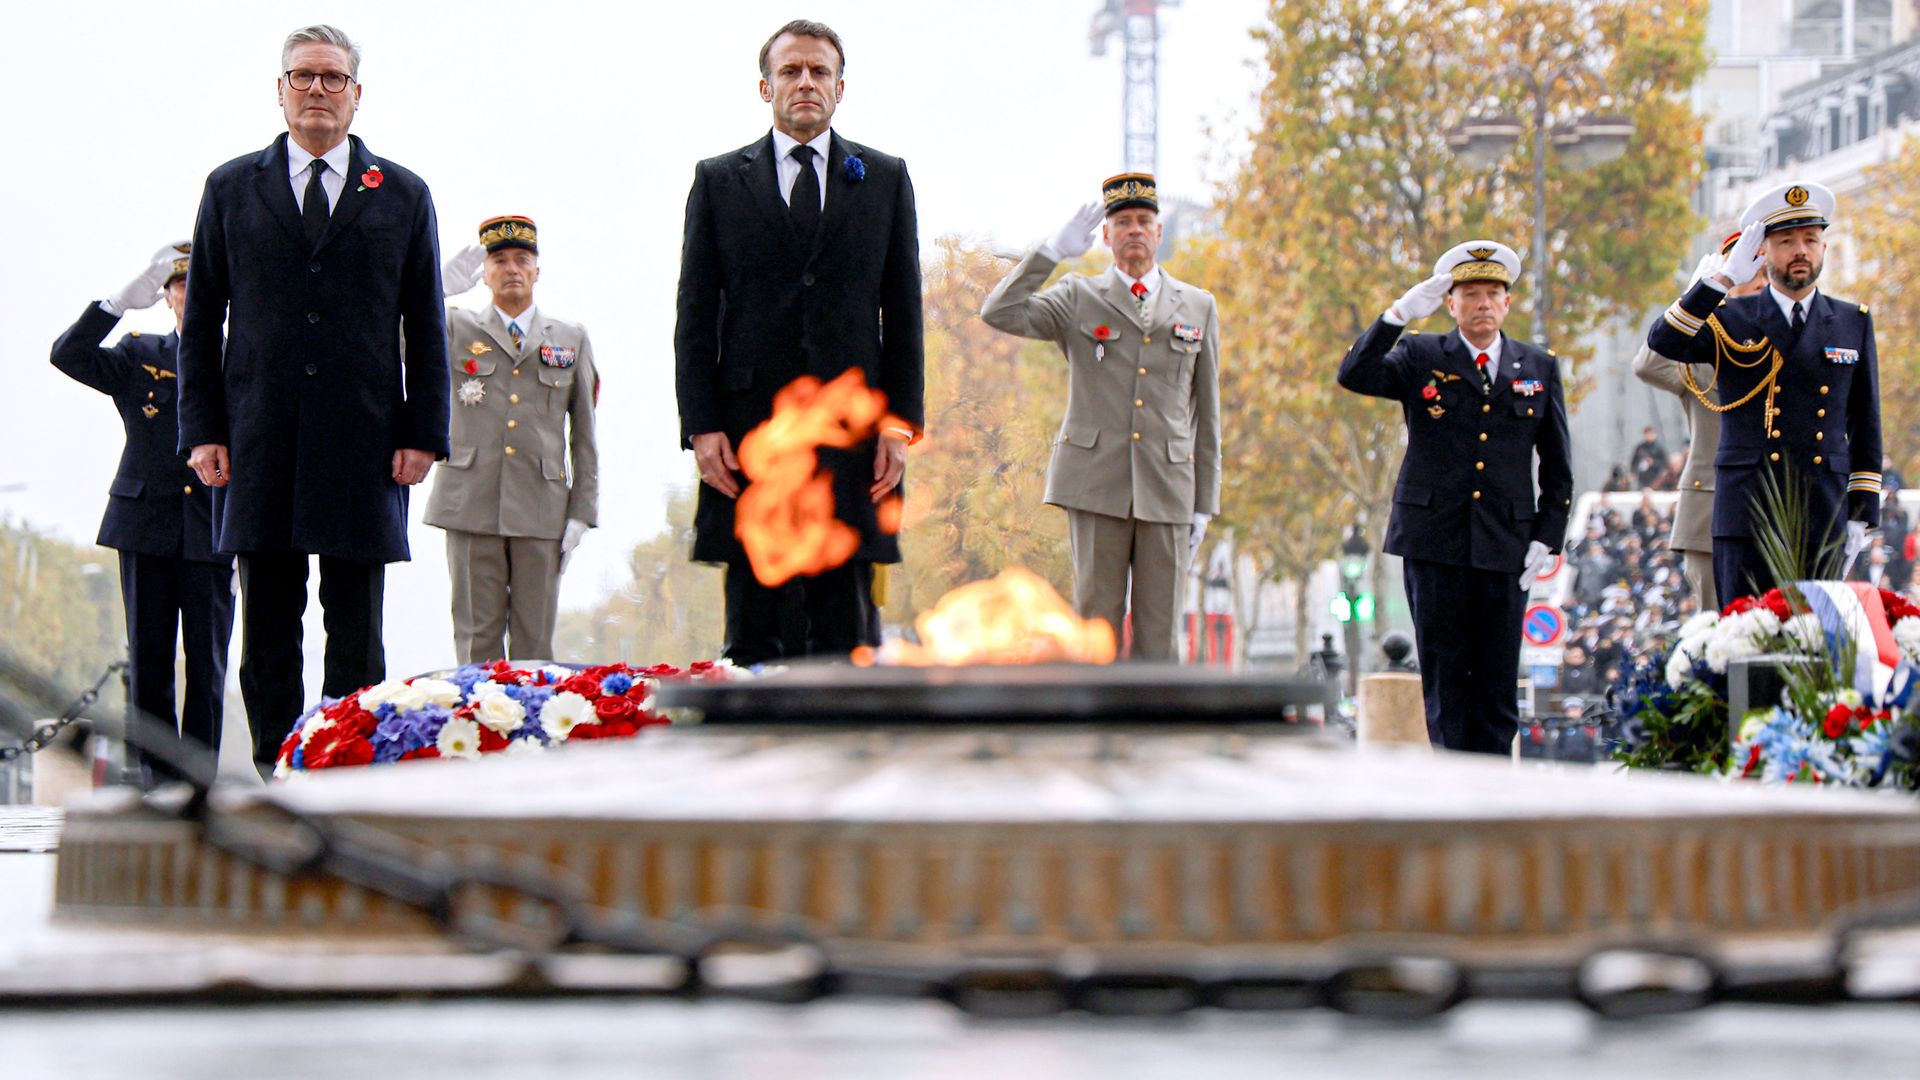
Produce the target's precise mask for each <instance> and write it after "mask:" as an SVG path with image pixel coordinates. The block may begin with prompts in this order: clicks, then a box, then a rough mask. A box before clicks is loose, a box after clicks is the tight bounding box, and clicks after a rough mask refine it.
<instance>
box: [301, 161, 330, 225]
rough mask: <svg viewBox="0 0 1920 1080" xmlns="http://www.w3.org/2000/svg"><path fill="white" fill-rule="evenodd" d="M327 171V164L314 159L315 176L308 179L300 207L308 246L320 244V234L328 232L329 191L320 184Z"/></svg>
mask: <svg viewBox="0 0 1920 1080" xmlns="http://www.w3.org/2000/svg"><path fill="white" fill-rule="evenodd" d="M326 171H327V163H326V162H325V161H322V160H321V159H319V158H314V159H313V175H312V176H311V177H308V178H307V194H306V197H305V199H304V200H302V202H301V205H300V220H301V221H303V222H305V223H306V226H307V245H308V246H309V247H311V246H312V245H315V244H318V243H319V242H320V234H321V233H322V232H324V231H326V228H327V218H328V216H329V213H328V210H327V189H326V187H325V186H324V185H322V184H321V183H320V174H321V173H324V172H326Z"/></svg>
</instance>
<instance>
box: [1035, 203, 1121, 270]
mask: <svg viewBox="0 0 1920 1080" xmlns="http://www.w3.org/2000/svg"><path fill="white" fill-rule="evenodd" d="M1105 217H1106V214H1105V209H1104V208H1103V207H1102V206H1101V205H1100V204H1099V203H1097V202H1090V203H1088V204H1087V205H1085V206H1083V207H1081V208H1080V209H1078V210H1075V211H1074V212H1073V216H1072V217H1070V218H1068V219H1067V223H1066V224H1065V225H1062V226H1060V231H1059V232H1057V233H1054V234H1053V235H1052V236H1051V237H1049V238H1048V239H1047V241H1046V242H1045V243H1043V244H1041V245H1040V254H1042V255H1045V256H1047V257H1049V258H1051V259H1052V260H1053V261H1054V262H1059V261H1060V260H1061V259H1071V258H1073V257H1074V256H1076V255H1085V254H1086V253H1087V251H1088V249H1090V248H1092V247H1093V233H1094V230H1096V229H1098V228H1099V227H1100V222H1101V221H1102V220H1104V219H1105Z"/></svg>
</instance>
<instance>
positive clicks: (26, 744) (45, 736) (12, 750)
mask: <svg viewBox="0 0 1920 1080" xmlns="http://www.w3.org/2000/svg"><path fill="white" fill-rule="evenodd" d="M125 670H127V662H126V661H125V660H115V661H114V662H113V663H111V664H108V665H107V669H106V670H105V671H102V672H101V673H100V677H99V678H97V679H95V680H93V685H92V686H90V687H88V688H87V689H86V691H84V692H83V693H82V694H81V695H80V696H79V697H77V698H74V699H73V703H72V704H71V705H68V706H67V707H66V708H65V709H62V710H61V711H60V715H59V716H57V717H55V718H54V720H53V722H52V723H50V724H42V725H40V726H39V727H36V728H35V729H34V732H33V734H32V735H29V736H27V738H26V739H25V740H24V741H22V742H20V743H19V744H18V745H15V746H0V765H5V764H8V763H11V762H13V761H15V760H17V759H19V758H23V757H25V756H27V755H28V754H37V753H39V752H40V751H42V750H45V749H46V748H47V747H49V746H52V745H53V743H54V740H56V739H58V738H59V737H60V733H61V732H63V731H65V730H66V729H67V728H68V727H70V726H72V725H73V723H74V721H76V720H79V719H80V717H81V716H82V715H83V714H84V713H85V712H86V711H87V710H88V709H90V708H92V707H93V703H94V702H96V701H99V700H100V691H101V689H102V688H104V687H105V686H106V685H107V680H108V679H111V678H113V677H114V675H116V674H118V673H120V672H123V671H125Z"/></svg>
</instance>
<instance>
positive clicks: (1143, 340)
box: [1140, 337, 1153, 345]
mask: <svg viewBox="0 0 1920 1080" xmlns="http://www.w3.org/2000/svg"><path fill="white" fill-rule="evenodd" d="M1140 344H1142V345H1151V344H1153V339H1152V338H1150V337H1148V338H1141V339H1140Z"/></svg>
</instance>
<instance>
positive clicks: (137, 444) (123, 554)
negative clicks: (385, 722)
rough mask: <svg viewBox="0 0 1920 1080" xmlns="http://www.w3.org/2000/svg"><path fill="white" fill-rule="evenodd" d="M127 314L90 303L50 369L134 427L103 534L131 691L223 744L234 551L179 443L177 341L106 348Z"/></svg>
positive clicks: (154, 709) (194, 732)
mask: <svg viewBox="0 0 1920 1080" xmlns="http://www.w3.org/2000/svg"><path fill="white" fill-rule="evenodd" d="M119 321H120V320H119V317H118V316H116V315H110V314H108V313H107V312H106V311H105V310H103V309H102V308H101V307H100V305H99V304H88V305H87V309H86V310H85V311H83V312H81V313H80V318H79V319H78V320H76V321H75V322H74V324H73V325H72V326H71V327H69V328H68V329H67V332H66V333H64V334H62V335H60V339H59V340H58V341H56V342H54V345H53V366H54V367H56V368H59V369H60V370H61V371H63V372H65V373H66V374H67V375H69V376H71V377H72V378H73V379H75V380H76V381H78V382H81V383H84V384H86V385H87V386H91V387H93V388H94V389H95V390H98V391H100V392H101V393H103V394H106V395H108V396H109V397H111V398H113V403H114V406H115V408H117V409H119V411H120V421H121V423H122V424H123V425H125V427H126V431H127V442H126V448H125V449H124V450H123V451H121V454H120V467H119V469H118V471H116V472H115V473H114V477H113V484H112V486H111V487H110V488H108V497H107V513H106V517H105V518H103V519H102V520H101V522H100V535H99V538H98V541H97V542H98V543H99V544H100V545H101V546H102V547H110V548H113V549H115V550H116V551H118V552H119V553H120V595H121V599H122V601H123V602H124V603H125V605H126V614H127V646H128V652H129V654H130V657H131V665H132V671H131V675H130V678H129V680H128V681H129V684H130V685H129V696H130V697H131V699H132V703H133V704H134V705H135V706H136V707H137V708H139V709H140V710H141V711H142V712H144V713H146V714H147V715H148V716H151V717H153V718H154V719H156V720H159V721H161V722H163V723H167V724H173V725H175V726H176V727H177V728H178V730H180V732H181V733H182V734H183V735H185V737H186V738H187V739H189V740H192V741H194V742H198V743H200V744H203V745H205V746H206V747H209V748H211V749H213V750H216V751H217V750H218V749H219V746H220V722H221V711H222V710H221V703H222V701H223V700H224V697H225V691H226V682H227V643H228V641H229V640H230V638H231V635H232V633H233V559H232V558H231V557H229V556H227V555H222V554H219V553H217V552H215V551H214V549H213V520H212V499H211V495H210V494H209V492H208V490H207V488H206V486H205V485H203V484H201V483H200V481H199V478H197V477H195V476H194V474H193V470H192V469H189V468H187V465H186V462H184V461H182V460H181V458H180V454H179V452H178V449H177V447H178V445H179V435H180V425H179V421H178V419H177V418H176V415H175V412H174V408H175V401H176V394H175V391H176V389H177V388H178V379H177V375H178V367H177V366H176V363H175V355H176V350H177V348H178V346H179V338H178V337H177V336H176V335H174V334H167V335H166V336H164V337H153V336H150V335H142V334H140V333H138V332H137V331H136V332H134V333H131V334H128V335H126V336H125V337H122V338H121V339H120V340H119V342H117V343H116V344H114V345H113V346H112V347H111V348H103V347H101V344H100V343H101V342H102V341H103V340H105V339H106V336H107V334H108V333H109V332H110V331H112V329H113V327H114V325H115V324H116V323H118V322H119ZM176 627H177V628H178V629H179V630H180V640H181V641H183V642H184V644H185V646H186V667H187V692H186V698H185V708H184V709H182V710H181V711H180V712H179V714H178V715H177V716H176V713H175V710H174V642H175V629H176ZM148 763H149V765H150V766H151V767H152V768H153V769H154V771H155V772H157V773H159V774H160V775H162V776H170V775H172V774H173V773H172V770H171V769H169V768H168V767H167V766H166V765H165V764H164V763H162V762H161V761H159V760H158V759H157V758H156V759H150V760H149V762H148Z"/></svg>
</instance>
